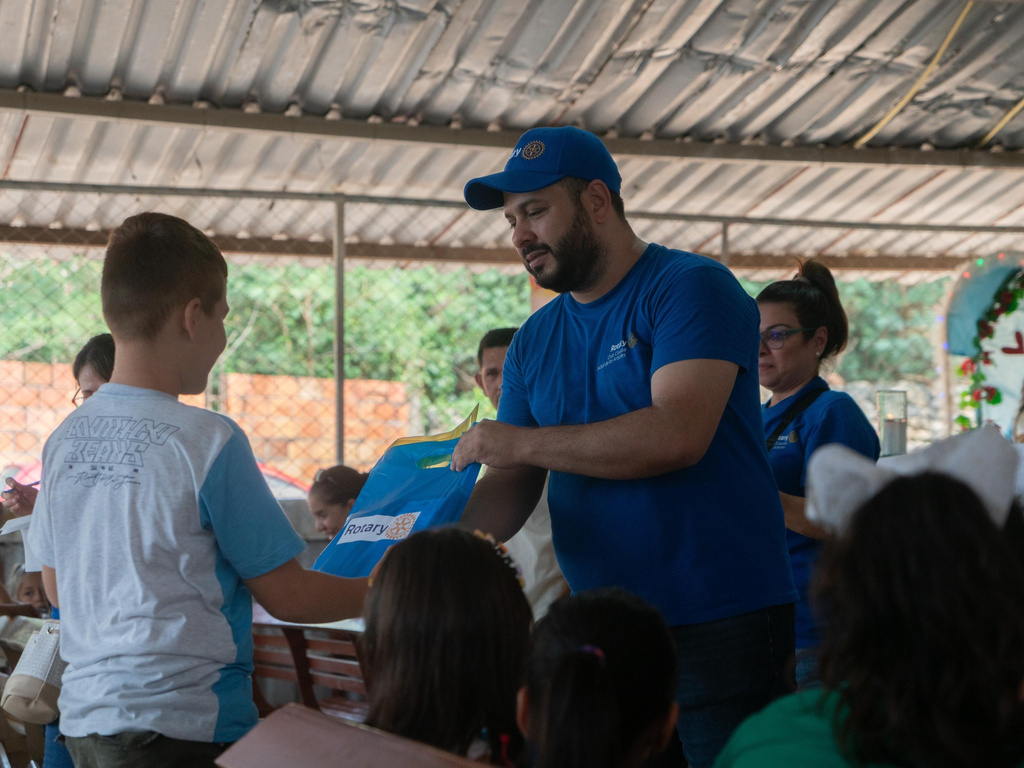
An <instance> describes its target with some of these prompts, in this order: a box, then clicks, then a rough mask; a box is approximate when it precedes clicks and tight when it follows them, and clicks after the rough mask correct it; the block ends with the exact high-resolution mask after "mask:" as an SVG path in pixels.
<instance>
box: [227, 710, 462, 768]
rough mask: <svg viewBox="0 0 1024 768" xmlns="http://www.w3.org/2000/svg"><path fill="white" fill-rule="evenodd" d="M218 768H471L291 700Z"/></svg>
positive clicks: (236, 746) (423, 746)
mask: <svg viewBox="0 0 1024 768" xmlns="http://www.w3.org/2000/svg"><path fill="white" fill-rule="evenodd" d="M216 762H217V765H219V766H221V768H281V766H292V767H293V768H337V766H345V768H394V766H403V768H406V767H408V768H470V766H476V768H480V764H479V763H474V762H472V761H470V760H466V759H465V758H462V757H458V756H457V755H453V754H450V753H448V752H443V751H441V750H439V749H435V748H434V747H430V746H427V745H426V744H420V743H419V742H416V741H411V740H410V739H404V738H402V737H400V736H395V735H394V734H390V733H385V732H383V731H378V730H377V729H375V728H369V727H367V726H365V725H354V724H352V723H347V722H345V721H344V720H338V719H336V718H333V717H328V716H327V715H325V714H323V713H321V712H316V711H314V710H311V709H307V708H305V707H301V706H298V705H296V704H289V705H287V706H284V707H282V708H281V709H278V710H276V711H275V712H274V713H273V714H271V715H270V716H269V717H267V718H266V719H265V720H261V721H260V723H259V725H257V726H256V727H255V728H254V729H253V730H251V731H250V732H249V733H248V734H246V735H245V736H243V737H242V738H241V739H240V740H238V741H237V742H235V744H234V745H232V746H231V747H230V748H229V749H228V750H227V751H226V752H224V753H223V754H222V755H221V756H220V757H218V758H217V761H216Z"/></svg>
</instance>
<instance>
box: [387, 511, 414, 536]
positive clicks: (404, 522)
mask: <svg viewBox="0 0 1024 768" xmlns="http://www.w3.org/2000/svg"><path fill="white" fill-rule="evenodd" d="M415 522H416V515H413V514H405V515H399V516H398V517H396V518H395V522H393V523H392V524H391V527H390V528H388V530H387V532H386V533H385V534H384V535H385V536H387V537H388V538H389V539H392V540H394V541H397V540H398V539H404V538H405V537H406V536H408V535H409V533H410V531H412V526H413V524H414V523H415Z"/></svg>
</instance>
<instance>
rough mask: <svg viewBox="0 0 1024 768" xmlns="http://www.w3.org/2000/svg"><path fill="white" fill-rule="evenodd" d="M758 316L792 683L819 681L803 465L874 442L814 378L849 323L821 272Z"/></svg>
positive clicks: (765, 299) (807, 274) (779, 293)
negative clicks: (789, 601)
mask: <svg viewBox="0 0 1024 768" xmlns="http://www.w3.org/2000/svg"><path fill="white" fill-rule="evenodd" d="M757 305H758V308H759V309H760V310H761V352H760V356H759V358H758V374H759V376H760V381H761V386H762V387H764V388H765V389H768V390H770V391H771V393H772V396H771V398H770V399H769V400H768V401H767V402H766V403H764V405H763V406H762V409H761V418H762V422H763V424H764V434H765V447H766V448H767V449H768V461H769V463H770V464H771V467H772V472H773V473H774V474H775V482H776V483H777V484H778V486H779V495H780V496H781V498H782V507H783V510H784V511H785V513H786V528H787V531H786V537H787V540H788V543H789V558H790V562H791V563H792V566H793V581H794V582H795V583H796V588H797V591H798V592H799V593H800V598H799V600H798V601H797V603H796V619H795V621H796V681H797V687H798V688H808V687H814V686H816V685H817V682H818V659H817V652H816V648H817V646H818V643H819V633H818V629H817V627H816V626H815V620H814V617H813V616H812V615H811V610H810V607H809V605H808V602H807V584H808V582H809V580H810V577H811V570H812V568H813V566H814V562H815V560H816V559H817V557H818V553H819V551H820V550H821V540H822V539H824V538H825V532H824V531H823V530H822V529H821V528H819V527H818V526H816V525H814V524H813V523H811V522H810V521H808V520H807V517H806V516H805V514H804V509H805V503H804V495H805V494H804V483H805V472H806V467H807V460H808V459H810V457H811V454H812V453H814V451H815V449H816V448H818V447H820V446H822V445H826V444H827V443H841V444H842V445H845V446H847V447H848V448H852V449H853V450H855V451H857V452H858V453H861V454H863V455H864V456H867V457H869V458H871V459H877V458H878V454H879V452H880V446H879V443H878V435H876V434H875V430H874V428H873V427H872V426H871V423H870V422H869V421H868V420H867V418H866V417H865V416H864V412H863V411H861V409H860V407H859V406H858V405H857V403H855V402H854V400H853V398H851V397H850V396H849V395H847V394H846V393H845V392H834V391H832V390H831V389H829V386H828V384H827V383H826V382H825V380H824V379H823V378H822V377H821V375H820V373H821V366H822V363H824V362H826V361H828V360H830V359H832V358H833V357H835V355H837V354H838V353H839V352H841V351H842V350H843V348H844V347H845V346H846V339H847V335H848V323H847V320H846V312H845V311H844V310H843V305H842V303H841V302H840V301H839V291H838V289H837V288H836V283H835V280H834V279H833V277H832V273H831V272H829V270H828V267H826V266H824V265H823V264H819V263H818V262H816V261H814V260H813V259H811V260H808V261H805V262H803V263H801V264H800V267H799V271H798V272H797V274H796V276H795V277H794V278H793V279H792V280H782V281H779V282H777V283H772V284H771V285H769V286H768V287H766V288H765V289H764V290H763V291H761V293H760V294H758V296H757Z"/></svg>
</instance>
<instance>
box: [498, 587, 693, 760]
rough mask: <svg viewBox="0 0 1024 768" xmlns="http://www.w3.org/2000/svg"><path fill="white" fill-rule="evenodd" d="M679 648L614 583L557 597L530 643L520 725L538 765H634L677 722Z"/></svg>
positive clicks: (651, 614) (664, 740) (657, 618)
mask: <svg viewBox="0 0 1024 768" xmlns="http://www.w3.org/2000/svg"><path fill="white" fill-rule="evenodd" d="M675 674H676V653H675V644H674V642H673V640H672V635H671V633H670V632H669V629H668V626H667V625H666V624H665V620H664V619H663V618H662V617H661V614H659V613H658V612H657V611H656V610H655V609H654V608H652V607H651V606H650V605H648V604H647V603H646V602H644V601H643V600H642V599H640V598H639V597H636V596H635V595H632V594H630V593H628V592H625V591H622V590H618V589H599V590H594V591H592V592H582V593H580V594H578V595H574V596H572V597H567V598H563V599H561V600H559V601H557V602H555V603H554V604H553V605H552V606H551V608H550V609H549V611H548V613H547V615H546V616H545V617H544V618H543V619H541V620H540V622H538V624H537V628H536V629H535V630H534V633H533V637H532V639H531V641H530V656H529V660H528V662H527V667H526V685H525V687H524V688H522V689H521V690H520V691H519V701H518V719H519V727H520V728H521V729H522V732H523V734H524V735H525V736H526V738H527V740H528V741H529V742H530V743H531V744H532V745H533V747H534V748H535V751H536V760H535V761H534V766H535V768H638V767H639V766H641V765H643V764H644V762H645V761H646V760H647V759H648V758H649V757H653V756H655V755H658V754H660V753H661V752H662V750H664V749H665V747H666V746H667V745H668V743H669V740H670V739H671V738H672V731H673V729H674V728H675V723H676V714H677V709H678V707H677V705H676V704H675V702H673V701H672V695H673V692H674V690H675Z"/></svg>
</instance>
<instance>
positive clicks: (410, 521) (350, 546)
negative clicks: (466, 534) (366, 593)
mask: <svg viewBox="0 0 1024 768" xmlns="http://www.w3.org/2000/svg"><path fill="white" fill-rule="evenodd" d="M476 412H477V409H476V408H474V409H473V413H471V414H470V415H469V418H468V419H466V420H465V421H464V422H462V423H461V424H460V425H459V426H457V427H456V428H455V429H453V430H452V431H451V432H446V433H444V434H443V435H434V436H432V437H404V438H402V439H401V440H396V441H395V442H394V443H392V444H391V446H390V447H389V448H388V449H387V450H386V451H385V452H384V455H383V456H381V457H380V460H379V461H378V462H377V463H376V464H375V465H374V467H373V469H371V470H370V474H369V476H368V477H367V478H366V484H365V485H364V486H363V490H362V491H360V493H359V496H358V497H357V498H356V503H355V505H354V506H353V507H352V512H351V513H349V516H348V519H347V520H346V521H345V525H344V526H342V529H341V530H340V531H338V535H337V536H335V537H334V540H333V541H332V542H331V543H330V544H328V545H327V548H326V549H324V551H323V552H322V553H321V554H320V557H318V558H317V559H316V562H315V563H313V570H314V571H323V572H324V573H330V574H333V575H335V576H347V577H362V576H369V575H370V571H372V570H373V567H374V566H375V565H376V564H377V563H378V562H379V561H380V559H381V558H382V557H383V556H384V552H385V551H387V548H388V547H390V546H391V545H392V544H394V543H396V542H398V541H401V540H402V539H405V538H408V536H409V535H410V534H411V533H415V532H416V531H423V530H426V529H427V528H436V527H437V526H440V525H446V524H450V523H454V522H457V521H458V519H459V518H460V517H461V516H462V511H463V510H464V509H465V508H466V502H467V501H469V495H470V494H471V493H472V492H473V486H474V484H475V483H476V478H477V475H478V474H479V473H480V465H479V464H471V465H470V466H468V467H466V468H465V469H464V470H463V471H462V472H453V471H452V469H451V463H452V451H453V450H454V449H455V444H456V443H457V442H459V438H460V437H462V434H463V433H464V432H465V431H466V430H467V429H469V428H470V427H471V426H472V425H473V423H474V422H475V421H476Z"/></svg>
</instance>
